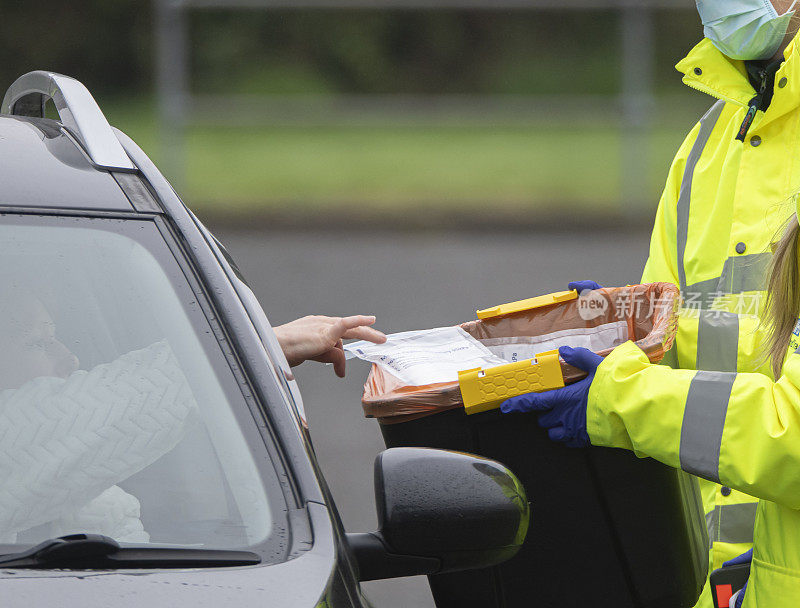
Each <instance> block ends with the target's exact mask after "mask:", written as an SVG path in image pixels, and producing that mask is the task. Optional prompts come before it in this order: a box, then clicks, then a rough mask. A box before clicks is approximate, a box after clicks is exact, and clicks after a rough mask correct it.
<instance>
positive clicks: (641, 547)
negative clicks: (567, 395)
mask: <svg viewBox="0 0 800 608" xmlns="http://www.w3.org/2000/svg"><path fill="white" fill-rule="evenodd" d="M381 431H382V433H383V437H384V441H385V442H386V445H387V447H400V446H407V447H432V448H444V449H451V450H459V451H464V452H472V453H474V454H480V455H483V456H487V457H489V458H494V459H496V460H499V461H500V462H502V463H503V464H505V465H506V466H507V467H509V468H510V469H511V470H512V471H514V473H515V474H516V475H517V476H518V477H519V479H520V481H521V482H522V483H523V485H524V486H525V489H526V492H527V494H528V499H529V500H530V502H531V517H532V520H531V527H530V530H529V532H528V537H527V539H526V540H525V544H524V546H523V548H522V550H521V551H520V552H519V554H518V555H517V556H516V557H514V558H513V559H511V560H510V561H508V562H506V563H504V564H501V565H500V566H495V567H492V568H487V569H483V570H472V571H467V572H462V573H456V574H445V575H438V576H431V577H429V578H430V584H431V589H432V591H433V596H434V599H435V600H436V605H437V607H438V608H451V607H452V608H472V607H475V608H477V607H480V608H521V607H525V608H536V607H546V608H551V607H552V608H573V607H574V608H589V607H592V608H598V607H606V606H607V607H609V608H691V607H692V606H694V604H695V602H696V601H697V598H698V597H699V595H700V592H701V590H702V587H703V584H704V582H705V579H706V576H707V569H708V552H707V549H708V535H707V532H706V528H705V520H704V516H703V509H702V503H701V500H700V494H699V489H698V486H697V483H696V481H695V480H694V479H693V478H691V477H689V476H688V475H686V474H685V473H682V472H681V471H676V470H675V469H671V468H669V467H666V466H664V465H662V464H661V463H659V462H656V461H655V460H652V459H640V458H637V457H636V456H635V455H634V454H633V453H631V452H628V451H626V450H613V449H606V448H587V449H570V448H565V447H563V446H561V445H559V444H556V443H553V442H551V441H550V440H549V439H548V437H547V435H546V433H545V432H544V431H543V430H542V429H541V428H539V426H538V425H537V423H536V416H534V415H525V414H520V415H506V414H501V413H500V412H499V411H498V410H495V411H491V412H486V413H483V414H475V415H472V416H467V415H466V414H465V413H464V412H463V410H451V411H448V412H443V413H439V414H434V415H431V416H428V417H425V418H420V419H417V420H412V421H410V422H403V423H399V424H388V425H381Z"/></svg>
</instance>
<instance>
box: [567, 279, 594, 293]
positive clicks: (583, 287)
mask: <svg viewBox="0 0 800 608" xmlns="http://www.w3.org/2000/svg"><path fill="white" fill-rule="evenodd" d="M567 289H570V290H572V289H576V290H577V291H578V295H580V294H582V293H583V292H584V291H587V290H589V291H592V290H593V289H603V286H602V285H600V284H599V283H595V282H594V281H572V283H570V284H569V285H567Z"/></svg>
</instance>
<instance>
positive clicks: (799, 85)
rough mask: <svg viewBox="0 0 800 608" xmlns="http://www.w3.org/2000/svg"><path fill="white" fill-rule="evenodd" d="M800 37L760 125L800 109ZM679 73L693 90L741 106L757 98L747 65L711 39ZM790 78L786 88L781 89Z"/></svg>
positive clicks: (789, 52) (778, 77) (777, 77)
mask: <svg viewBox="0 0 800 608" xmlns="http://www.w3.org/2000/svg"><path fill="white" fill-rule="evenodd" d="M799 39H800V34H798V35H797V36H796V37H795V38H794V39H793V40H792V42H791V43H790V44H789V46H788V47H786V50H785V51H784V53H783V57H784V61H783V64H782V65H781V67H780V69H779V70H778V72H777V74H776V75H775V84H776V86H775V96H774V97H773V99H772V104H771V105H770V107H769V108H768V109H767V112H766V113H765V114H764V115H763V119H762V120H760V121H759V122H760V123H761V124H765V123H767V122H771V121H772V120H774V119H775V118H777V117H779V116H782V115H784V114H786V113H788V112H791V111H792V110H795V109H797V108H798V106H800V41H799ZM675 67H676V68H677V70H678V71H679V72H681V73H683V75H684V76H683V82H684V84H686V85H687V86H689V87H692V88H693V89H697V90H699V91H702V92H704V93H707V94H709V95H711V96H713V97H716V98H718V99H723V100H725V101H729V102H732V103H735V104H737V105H740V106H747V104H748V103H749V102H750V100H751V99H752V98H753V96H754V95H755V91H754V90H753V86H752V85H751V84H750V81H749V80H748V78H747V69H746V68H745V65H744V62H743V61H739V60H736V59H730V58H728V57H726V56H725V55H723V54H722V53H721V52H720V51H718V50H717V48H716V47H715V46H714V45H713V44H712V43H711V41H710V40H708V39H703V40H702V42H700V44H698V45H697V46H696V47H694V49H692V51H691V52H690V53H689V54H688V55H687V56H686V58H685V59H683V60H681V61H680V62H679V63H678V65H677V66H675ZM782 78H786V79H787V80H786V85H785V86H784V87H780V86H778V83H779V82H780V81H781V79H782Z"/></svg>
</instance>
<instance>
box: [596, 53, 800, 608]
mask: <svg viewBox="0 0 800 608" xmlns="http://www.w3.org/2000/svg"><path fill="white" fill-rule="evenodd" d="M796 42H797V41H795V42H793V43H792V44H791V45H790V46H789V48H787V50H786V53H785V59H786V60H785V62H784V64H783V65H782V66H781V68H780V70H779V71H778V72H777V74H776V78H775V83H776V84H775V95H774V98H773V100H772V103H771V105H770V107H769V109H768V110H767V111H766V112H759V113H758V114H757V116H756V118H755V121H754V122H753V124H752V126H751V127H750V129H749V132H748V133H747V136H746V139H745V141H744V142H741V141H737V140H736V139H735V138H736V135H737V133H738V131H739V129H740V127H741V125H742V123H743V121H744V118H745V113H746V111H747V108H746V106H747V104H748V102H749V100H750V99H751V98H752V97H753V96H754V90H753V87H752V86H751V85H750V83H749V80H748V79H747V76H746V72H745V68H744V65H743V64H742V62H738V61H733V60H730V59H728V58H726V57H725V56H723V55H722V54H721V53H719V52H718V51H717V50H716V49H714V47H713V46H712V45H711V43H710V42H708V41H703V42H702V43H701V44H700V45H698V46H697V47H696V48H695V49H694V50H693V51H692V53H691V54H690V55H689V56H688V57H687V58H686V59H685V60H684V61H682V62H681V63H680V64H679V66H678V67H679V69H682V71H684V72H685V73H686V77H685V79H684V80H685V82H686V83H687V84H688V85H689V86H692V87H694V88H697V89H700V90H702V91H705V92H707V93H709V94H711V95H713V96H715V97H717V98H719V99H720V102H718V103H716V104H715V105H714V106H713V107H712V108H711V110H710V111H709V112H708V113H707V114H706V116H705V117H704V118H703V119H702V120H701V122H700V123H699V124H698V125H697V126H696V127H695V129H694V130H693V131H692V133H691V134H690V135H689V137H688V138H687V140H686V142H685V143H684V145H683V146H682V148H681V150H680V151H679V153H678V156H677V158H676V160H675V162H674V164H673V166H672V169H671V173H670V179H669V182H668V184H667V188H666V191H665V194H664V197H663V199H662V201H661V204H660V206H659V211H658V217H657V221H656V227H655V230H654V234H653V240H652V245H651V252H650V259H649V260H648V264H647V267H646V269H645V280H664V279H666V280H672V281H674V282H676V283H677V284H678V285H680V287H681V289H682V290H683V291H684V296H685V301H684V305H683V308H682V310H681V318H680V323H679V327H678V338H677V341H676V348H675V349H674V350H673V352H672V356H673V360H672V361H671V364H672V365H673V366H675V367H680V368H684V369H669V368H668V367H665V366H654V365H650V364H649V363H648V361H647V357H646V356H644V354H643V353H642V352H641V351H640V350H639V349H638V348H637V347H636V346H635V345H634V344H633V343H630V342H629V343H626V344H624V345H623V346H621V347H619V348H617V349H616V350H615V351H614V352H613V353H612V354H611V355H610V356H609V357H607V359H606V360H605V361H604V362H603V363H602V364H601V365H600V367H599V369H598V372H597V375H596V377H595V380H594V382H593V383H592V387H591V390H590V393H589V400H588V409H587V430H588V433H589V436H590V438H591V441H592V443H593V444H594V445H602V446H609V447H621V448H627V449H631V450H634V451H636V452H637V453H638V454H640V455H642V456H645V455H646V456H651V457H654V458H657V459H658V460H661V461H662V462H664V463H666V464H668V465H670V466H673V467H680V468H682V469H683V470H685V471H688V472H690V473H693V474H695V475H698V476H699V477H702V478H703V479H705V480H708V483H705V484H704V487H703V493H704V499H705V504H706V510H707V513H708V517H707V521H708V523H709V529H710V532H711V536H712V541H716V542H714V547H713V549H712V553H711V560H712V564H711V565H712V567H718V566H719V565H720V564H721V562H722V561H723V560H725V559H729V558H730V557H733V556H734V555H735V554H738V553H741V552H742V551H743V550H744V549H746V548H747V545H748V542H749V541H750V539H751V535H750V534H749V533H748V531H747V528H748V526H749V525H750V522H751V521H752V520H751V517H752V512H753V507H752V506H751V505H750V504H748V502H749V499H748V497H747V496H746V495H745V494H740V493H738V492H731V493H730V494H729V495H727V496H726V495H725V494H726V493H727V492H725V491H724V490H726V488H733V489H735V490H738V491H740V492H744V493H746V494H750V495H752V496H757V497H759V498H762V499H764V500H762V501H760V502H759V504H758V507H757V510H756V515H755V530H754V533H753V536H754V538H755V557H754V560H753V569H752V575H751V580H750V585H749V586H748V591H747V595H746V599H745V606H746V607H747V608H752V607H753V606H758V607H761V608H764V607H769V608H781V607H783V606H786V607H789V606H792V607H795V606H798V605H800V353H794V352H793V354H791V355H789V357H788V358H787V361H786V363H785V366H784V369H783V375H782V377H781V379H780V380H779V381H778V382H774V381H773V380H772V378H771V377H770V376H769V370H768V368H767V366H766V365H762V366H761V367H759V364H758V361H759V355H760V351H759V349H760V348H761V347H762V346H763V341H764V332H763V331H756V329H757V325H758V319H757V315H758V313H759V311H760V309H761V307H762V305H763V297H762V294H763V292H762V289H763V287H764V279H765V274H766V267H767V265H768V262H769V257H770V250H771V243H772V242H774V241H775V240H776V239H777V238H778V236H779V234H778V231H779V229H780V226H781V225H782V223H783V222H784V221H785V220H786V219H787V218H788V217H789V216H790V215H791V213H792V212H794V211H795V207H794V203H793V201H792V195H793V193H795V192H797V191H798V190H800V52H799V51H798V47H797V44H796ZM669 277H673V278H669ZM676 279H677V280H676ZM798 280H800V277H798ZM698 370H700V371H698ZM737 372H739V373H737ZM720 484H724V486H721V485H720ZM720 541H727V543H723V542H720ZM705 602H709V604H708V605H710V597H709V593H708V589H706V590H705V592H704V598H703V599H702V600H701V603H703V605H704V606H705V605H706V604H705Z"/></svg>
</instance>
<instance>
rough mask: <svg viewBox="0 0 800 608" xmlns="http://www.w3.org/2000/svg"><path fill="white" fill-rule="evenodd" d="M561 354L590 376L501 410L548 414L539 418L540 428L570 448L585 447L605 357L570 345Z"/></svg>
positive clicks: (519, 399)
mask: <svg viewBox="0 0 800 608" xmlns="http://www.w3.org/2000/svg"><path fill="white" fill-rule="evenodd" d="M558 354H559V355H560V356H561V358H562V359H564V361H566V362H567V363H569V364H570V365H572V366H574V367H577V368H578V369H582V370H583V371H585V372H589V375H588V376H587V377H586V378H584V379H583V380H580V381H578V382H576V383H575V384H569V385H567V386H565V387H564V388H557V389H555V390H552V391H546V392H544V393H528V394H527V395H520V396H519V397H512V398H511V399H509V400H507V401H505V402H504V403H503V404H502V405H501V406H500V410H501V411H502V412H503V413H504V414H508V413H511V412H544V413H543V414H542V415H541V416H539V426H541V427H543V428H546V429H547V435H548V437H550V439H552V440H553V441H559V442H561V443H563V444H565V445H566V446H567V447H570V448H583V447H586V446H588V445H591V443H590V441H589V434H588V433H587V432H586V402H587V399H588V398H589V387H590V386H591V385H592V380H594V375H595V372H596V371H597V366H598V365H600V363H601V362H602V361H603V357H601V356H600V355H598V354H596V353H593V352H592V351H590V350H589V349H587V348H571V347H569V346H562V347H561V348H559V349H558Z"/></svg>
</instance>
